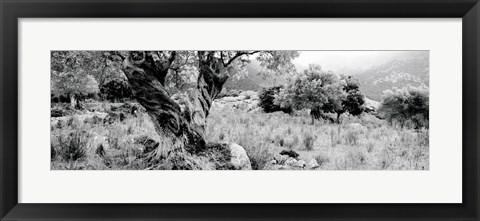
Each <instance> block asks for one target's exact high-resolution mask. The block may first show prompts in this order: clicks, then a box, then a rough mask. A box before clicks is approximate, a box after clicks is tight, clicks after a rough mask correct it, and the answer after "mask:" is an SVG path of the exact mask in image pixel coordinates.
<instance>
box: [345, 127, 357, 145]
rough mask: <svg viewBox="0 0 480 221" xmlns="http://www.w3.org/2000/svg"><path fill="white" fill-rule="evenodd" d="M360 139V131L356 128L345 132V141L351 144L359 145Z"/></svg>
mask: <svg viewBox="0 0 480 221" xmlns="http://www.w3.org/2000/svg"><path fill="white" fill-rule="evenodd" d="M358 140H359V132H358V131H355V130H348V131H347V133H346V134H345V141H346V142H347V143H348V144H350V145H357V144H358Z"/></svg>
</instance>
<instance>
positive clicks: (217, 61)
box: [110, 51, 298, 152]
mask: <svg viewBox="0 0 480 221" xmlns="http://www.w3.org/2000/svg"><path fill="white" fill-rule="evenodd" d="M182 53H183V54H185V53H190V54H193V55H192V56H194V57H193V58H189V59H190V61H188V62H185V57H186V56H181V54H182ZM110 54H111V56H110V57H111V59H112V60H116V61H119V62H121V63H122V70H123V72H124V74H125V75H126V77H127V79H128V82H129V84H130V86H131V88H132V91H133V92H134V96H135V98H136V100H137V101H138V102H139V103H140V104H141V105H142V106H143V107H144V108H145V109H146V111H147V113H148V114H149V115H150V117H151V118H152V120H153V123H154V126H155V130H156V131H157V133H159V134H162V135H165V136H169V137H174V138H176V142H179V143H182V144H183V145H184V147H185V149H186V150H187V151H189V152H197V151H201V150H203V149H204V148H205V147H206V143H205V127H206V118H207V116H208V114H209V112H210V107H211V106H212V102H213V100H214V99H215V98H216V97H217V95H218V94H219V93H220V92H221V91H222V88H223V85H224V84H225V82H226V81H227V80H228V79H229V78H230V77H231V76H232V75H233V74H234V73H238V69H241V68H242V67H243V66H244V64H245V62H248V60H250V59H253V58H255V59H257V60H259V61H260V63H261V64H262V65H263V66H264V67H266V68H269V69H272V70H288V69H292V68H293V64H292V63H291V61H292V59H293V58H295V57H297V56H298V52H296V51H195V52H180V51H129V52H110ZM184 63H185V64H184ZM178 64H184V65H187V66H189V72H190V74H191V75H193V76H195V77H196V82H195V86H194V87H192V88H189V89H187V90H186V91H185V92H182V93H177V94H173V95H172V94H171V92H170V91H169V90H168V85H167V79H169V78H170V75H171V74H172V73H174V71H175V69H177V67H178V66H177V65H178Z"/></svg>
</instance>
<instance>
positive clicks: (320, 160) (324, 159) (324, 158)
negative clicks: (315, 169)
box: [315, 154, 330, 166]
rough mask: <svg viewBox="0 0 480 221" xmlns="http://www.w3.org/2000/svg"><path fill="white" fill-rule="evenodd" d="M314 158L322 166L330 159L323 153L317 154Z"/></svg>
mask: <svg viewBox="0 0 480 221" xmlns="http://www.w3.org/2000/svg"><path fill="white" fill-rule="evenodd" d="M315 160H316V161H317V163H318V165H319V166H322V165H323V164H325V163H328V162H329V161H330V160H329V159H328V157H327V156H326V155H324V154H319V155H317V156H316V157H315Z"/></svg>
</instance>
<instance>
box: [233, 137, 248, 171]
mask: <svg viewBox="0 0 480 221" xmlns="http://www.w3.org/2000/svg"><path fill="white" fill-rule="evenodd" d="M228 148H229V149H230V153H231V155H232V158H231V159H230V162H231V163H232V165H233V166H234V167H235V169H237V170H251V169H252V164H251V163H250V159H249V158H248V156H247V152H246V151H245V149H243V147H242V146H240V145H238V144H236V143H230V144H229V145H228Z"/></svg>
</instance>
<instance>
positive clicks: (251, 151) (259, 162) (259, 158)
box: [244, 145, 273, 170]
mask: <svg viewBox="0 0 480 221" xmlns="http://www.w3.org/2000/svg"><path fill="white" fill-rule="evenodd" d="M244 148H245V151H246V152H247V156H248V158H249V159H250V163H251V164H252V169H254V170H262V169H263V168H265V166H266V165H267V163H268V162H269V161H271V160H272V159H273V153H272V151H271V149H270V148H269V147H268V146H266V145H260V146H258V147H253V148H252V147H244Z"/></svg>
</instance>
